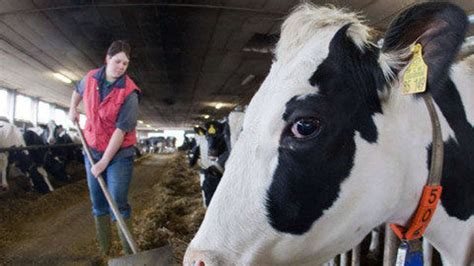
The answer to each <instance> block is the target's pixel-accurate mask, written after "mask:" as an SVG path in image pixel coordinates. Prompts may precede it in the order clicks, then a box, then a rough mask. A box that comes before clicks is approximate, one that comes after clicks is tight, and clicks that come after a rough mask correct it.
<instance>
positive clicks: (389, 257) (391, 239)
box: [383, 224, 400, 266]
mask: <svg viewBox="0 0 474 266" xmlns="http://www.w3.org/2000/svg"><path fill="white" fill-rule="evenodd" d="M399 242H400V240H398V237H397V236H396V235H395V233H394V232H393V231H392V229H391V228H390V226H389V225H388V224H386V225H385V240H384V251H383V266H392V265H395V260H396V258H397V247H398V245H399Z"/></svg>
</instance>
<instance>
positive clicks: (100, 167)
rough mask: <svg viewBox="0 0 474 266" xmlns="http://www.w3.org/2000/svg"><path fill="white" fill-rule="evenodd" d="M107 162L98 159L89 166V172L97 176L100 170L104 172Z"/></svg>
mask: <svg viewBox="0 0 474 266" xmlns="http://www.w3.org/2000/svg"><path fill="white" fill-rule="evenodd" d="M108 164H109V163H108V162H106V161H104V160H103V159H100V160H99V161H98V162H97V163H95V164H94V166H92V168H91V173H92V175H93V176H95V178H97V177H98V176H99V175H100V174H102V172H104V170H105V168H107V165H108Z"/></svg>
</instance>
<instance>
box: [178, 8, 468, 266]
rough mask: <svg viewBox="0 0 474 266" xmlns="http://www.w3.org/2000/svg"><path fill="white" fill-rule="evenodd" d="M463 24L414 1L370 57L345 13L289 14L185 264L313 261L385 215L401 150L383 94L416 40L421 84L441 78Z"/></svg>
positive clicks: (351, 242) (459, 15)
mask: <svg viewBox="0 0 474 266" xmlns="http://www.w3.org/2000/svg"><path fill="white" fill-rule="evenodd" d="M466 20H467V19H466V17H465V14H464V12H463V11H462V10H461V9H459V8H458V7H456V6H453V5H450V4H445V3H426V4H420V5H417V6H414V7H412V8H410V9H408V10H407V11H404V12H403V13H402V14H400V16H399V17H398V18H397V19H396V20H395V21H394V22H393V23H392V25H391V26H390V28H389V30H388V32H387V33H386V35H385V44H384V47H383V48H382V49H379V48H378V47H376V46H375V45H374V44H373V42H374V41H375V40H372V39H371V34H370V32H371V30H370V29H369V28H368V27H366V26H364V25H363V24H362V23H361V21H360V20H359V18H358V17H357V15H355V14H352V13H346V12H344V11H341V10H337V9H334V8H327V7H315V6H312V5H311V4H303V5H301V6H299V7H298V8H296V9H295V10H294V11H293V12H292V14H290V16H289V17H288V18H287V19H286V21H285V22H284V24H283V26H282V32H281V38H280V40H279V42H278V44H277V46H276V50H275V52H276V53H275V60H274V63H273V65H272V67H271V70H270V72H269V74H268V76H267V78H266V79H265V81H264V82H263V84H262V85H261V87H260V89H259V91H258V92H257V93H256V95H255V96H254V97H253V99H252V101H251V102H250V105H249V107H248V109H247V112H246V115H245V121H244V125H243V128H244V130H243V131H242V133H241V135H240V137H239V140H238V141H237V143H236V145H235V147H234V148H233V149H232V153H231V155H230V158H229V160H228V162H227V165H226V170H225V173H224V176H223V177H222V180H221V182H220V184H219V186H218V188H217V190H216V192H215V194H214V197H213V199H212V202H211V204H210V206H209V208H208V210H207V213H206V216H205V218H204V221H203V224H202V225H201V227H200V229H199V231H198V233H197V234H196V236H195V238H194V239H193V241H192V242H191V244H190V246H189V247H188V250H187V252H186V256H185V260H184V263H185V264H187V263H190V264H192V263H193V262H194V263H197V264H198V265H199V264H202V262H204V264H205V265H214V264H219V263H222V264H232V263H237V264H280V263H281V264H285V263H292V264H297V263H307V262H311V263H312V264H313V265H316V264H318V263H324V262H326V261H328V260H329V259H331V258H332V257H333V256H335V255H336V254H338V253H341V252H344V251H346V250H348V249H350V248H351V247H352V246H355V245H356V244H358V242H359V241H360V240H361V239H362V238H363V237H364V236H365V235H366V234H367V233H368V232H369V231H370V230H371V229H372V228H374V227H376V226H377V225H379V224H380V223H382V222H384V221H386V220H387V219H388V218H389V217H391V215H393V214H394V212H395V211H396V210H398V209H397V208H400V207H399V206H397V203H398V202H399V200H400V198H401V197H402V195H403V189H402V188H401V186H402V185H403V182H400V178H401V176H402V175H404V174H405V173H404V169H403V167H404V165H403V164H402V161H401V160H400V158H402V159H404V158H403V154H402V153H401V152H400V150H403V149H406V147H398V146H397V139H396V138H397V136H393V135H391V136H390V135H389V134H390V130H393V131H397V130H399V129H397V128H396V127H397V126H398V125H399V124H400V122H399V121H397V120H396V117H397V115H398V114H394V113H390V111H391V110H389V109H387V108H386V105H387V104H388V103H389V102H390V101H391V102H392V103H393V101H395V100H396V99H393V98H391V97H388V98H387V95H389V96H393V95H395V94H394V93H391V92H392V91H394V90H395V89H398V88H395V86H396V84H399V82H398V81H399V79H400V76H401V75H402V73H403V71H404V69H405V67H406V65H407V63H408V62H409V61H410V59H411V58H410V55H411V47H412V46H413V45H414V43H416V42H418V43H421V44H422V45H423V48H424V54H423V55H424V59H425V61H426V63H427V64H428V66H429V69H430V71H429V76H428V85H429V86H430V84H431V85H432V84H435V83H437V82H439V81H441V80H442V79H443V77H446V75H447V72H448V68H449V65H450V64H451V62H452V60H453V58H454V55H455V53H456V52H457V50H458V48H459V46H460V44H461V43H462V40H463V33H464V31H465V29H466ZM392 87H393V88H392ZM391 88H392V89H391ZM407 97H413V96H407ZM405 99H407V98H405ZM409 99H413V98H409ZM397 108H398V107H397ZM423 110H424V109H423ZM392 112H393V111H392ZM386 117H389V118H386ZM427 123H429V122H427ZM428 132H429V131H428ZM391 139H392V140H391ZM419 156H420V155H419ZM419 156H418V157H419ZM421 156H423V154H421ZM422 161H423V162H424V163H426V162H425V161H426V160H425V159H423V160H422ZM413 207H416V206H413ZM410 211H412V210H410Z"/></svg>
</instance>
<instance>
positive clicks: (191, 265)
mask: <svg viewBox="0 0 474 266" xmlns="http://www.w3.org/2000/svg"><path fill="white" fill-rule="evenodd" d="M183 265H185V266H215V265H222V263H220V262H219V259H218V258H217V256H215V255H213V254H212V253H211V252H208V251H199V250H193V249H188V250H187V251H186V254H185V255H184V260H183Z"/></svg>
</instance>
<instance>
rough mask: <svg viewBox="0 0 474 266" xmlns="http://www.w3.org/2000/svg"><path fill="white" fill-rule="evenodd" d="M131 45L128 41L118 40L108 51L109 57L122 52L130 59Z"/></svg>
mask: <svg viewBox="0 0 474 266" xmlns="http://www.w3.org/2000/svg"><path fill="white" fill-rule="evenodd" d="M130 50H131V48H130V44H128V42H126V41H122V40H117V41H114V42H113V43H112V44H111V45H110V46H109V49H107V55H108V56H110V57H112V56H114V55H116V54H118V53H120V52H124V53H125V55H127V57H128V58H129V59H130Z"/></svg>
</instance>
